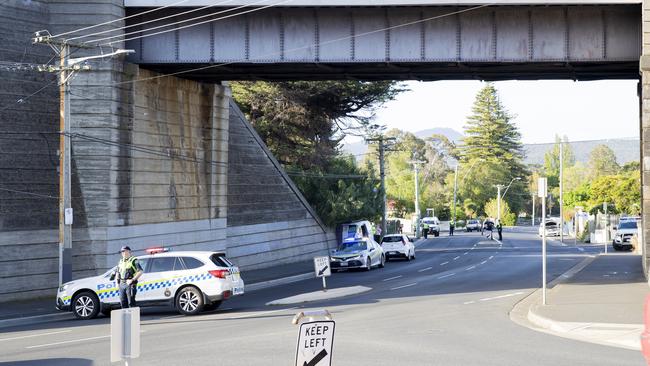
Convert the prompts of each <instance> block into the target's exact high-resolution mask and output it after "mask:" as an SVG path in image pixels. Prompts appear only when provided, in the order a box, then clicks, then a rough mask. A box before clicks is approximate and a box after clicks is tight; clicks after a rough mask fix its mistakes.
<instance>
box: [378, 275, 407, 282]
mask: <svg viewBox="0 0 650 366" xmlns="http://www.w3.org/2000/svg"><path fill="white" fill-rule="evenodd" d="M400 277H402V275H399V276H395V277H390V278H387V279H385V280H382V281H381V282H386V281H390V280H396V279H398V278H400Z"/></svg>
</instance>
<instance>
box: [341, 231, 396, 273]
mask: <svg viewBox="0 0 650 366" xmlns="http://www.w3.org/2000/svg"><path fill="white" fill-rule="evenodd" d="M330 258H331V259H330V265H331V266H332V271H333V272H337V271H339V270H342V269H351V268H363V269H365V270H366V271H370V270H371V269H372V268H373V267H379V268H383V267H384V264H385V263H386V257H385V255H384V250H383V249H382V248H381V246H380V245H379V244H377V242H376V241H374V240H372V239H371V238H362V239H355V238H350V239H347V240H345V241H343V243H341V244H340V245H339V246H338V248H336V250H334V251H332V255H331V256H330Z"/></svg>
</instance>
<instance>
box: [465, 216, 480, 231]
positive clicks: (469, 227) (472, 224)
mask: <svg viewBox="0 0 650 366" xmlns="http://www.w3.org/2000/svg"><path fill="white" fill-rule="evenodd" d="M465 230H466V231H467V232H468V233H469V232H472V231H481V222H480V221H478V220H476V219H471V220H467V224H466V225H465Z"/></svg>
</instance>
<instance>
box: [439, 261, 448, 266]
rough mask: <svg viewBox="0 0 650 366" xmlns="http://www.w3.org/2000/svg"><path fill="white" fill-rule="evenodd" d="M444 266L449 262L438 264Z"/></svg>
mask: <svg viewBox="0 0 650 366" xmlns="http://www.w3.org/2000/svg"><path fill="white" fill-rule="evenodd" d="M445 264H449V262H442V263H440V265H441V266H444V265H445Z"/></svg>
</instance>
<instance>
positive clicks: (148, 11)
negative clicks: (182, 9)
mask: <svg viewBox="0 0 650 366" xmlns="http://www.w3.org/2000/svg"><path fill="white" fill-rule="evenodd" d="M187 1H188V0H181V1H178V2H176V3H173V4H169V5H165V6H161V7H158V8H155V9H151V10H146V11H143V12H140V13H137V14H133V15H129V16H126V17H122V18H119V19H113V20H109V21H107V22H104V23H100V24H95V25H91V26H88V27H83V28H79V29H75V30H71V31H68V32H63V33H59V34H56V35H53V36H52V38H60V37H62V36H67V35H68V34H73V33H79V32H82V31H85V30H88V29H93V28H97V27H101V26H104V25H109V24H112V23H117V22H120V21H122V20H126V19H129V18H133V17H137V16H139V15H144V14H149V13H153V12H155V11H159V10H162V9H165V8H169V7H172V6H176V5H180V4H182V3H185V2H187ZM122 28H124V27H120V28H118V29H122Z"/></svg>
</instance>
